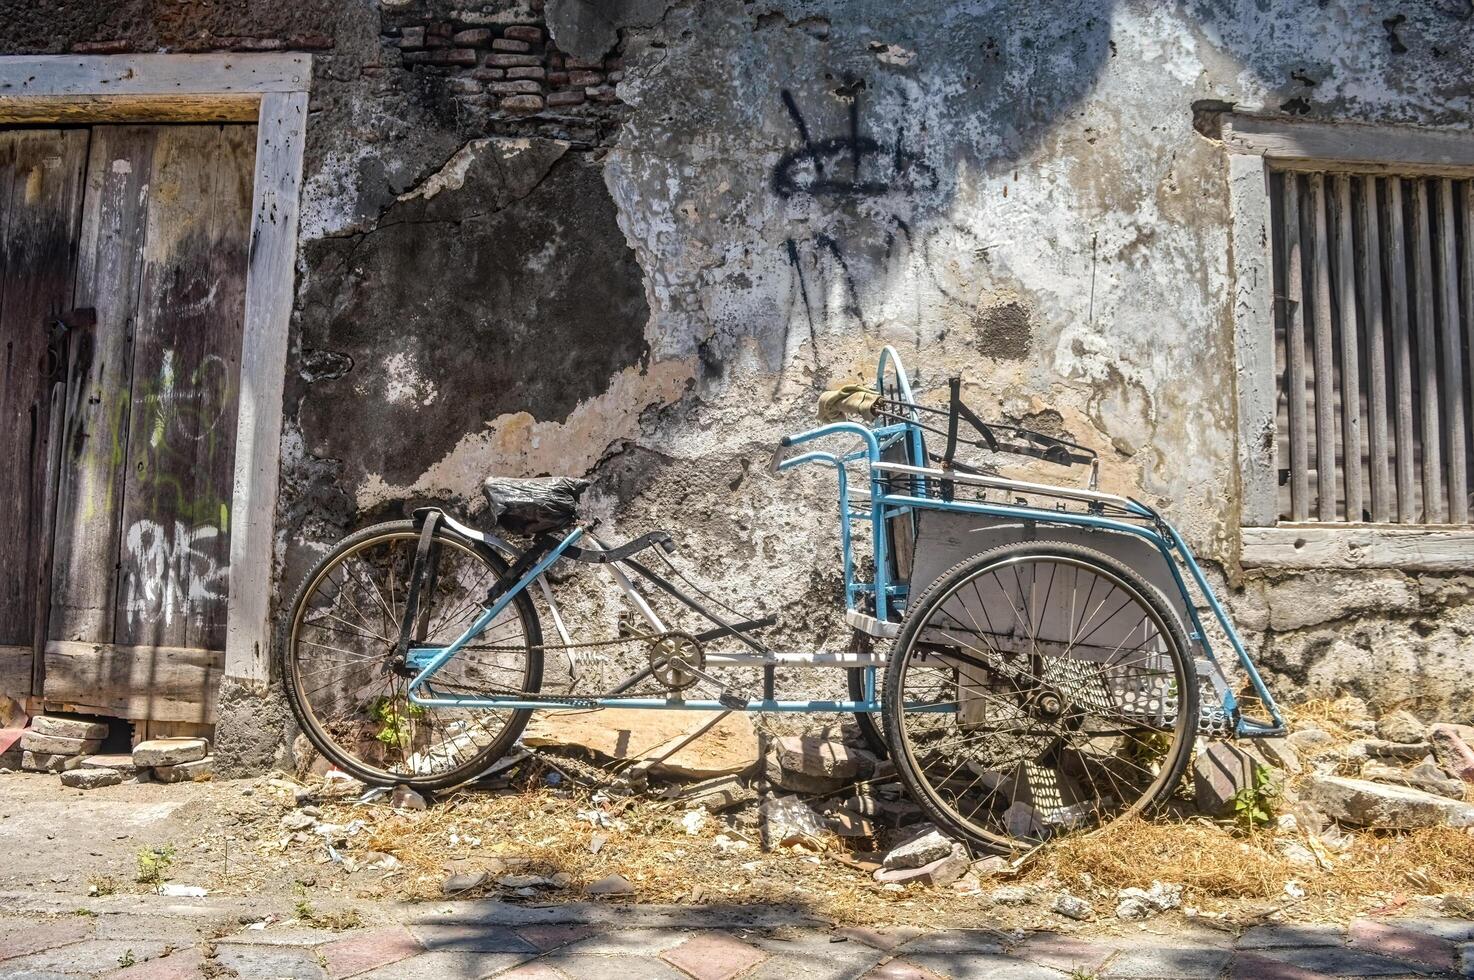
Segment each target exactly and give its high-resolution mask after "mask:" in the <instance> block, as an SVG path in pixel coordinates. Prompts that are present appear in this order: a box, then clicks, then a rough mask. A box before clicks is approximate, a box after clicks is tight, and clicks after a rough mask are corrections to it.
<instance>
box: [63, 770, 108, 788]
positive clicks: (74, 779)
mask: <svg viewBox="0 0 1474 980" xmlns="http://www.w3.org/2000/svg"><path fill="white" fill-rule="evenodd" d="M122 781H123V774H122V773H120V772H118V770H116V769H85V768H80V767H79V768H77V769H68V770H67V771H66V772H64V773H62V774H61V784H62V785H63V786H69V787H71V788H72V789H97V788H98V787H99V786H116V785H118V784H119V783H121V782H122Z"/></svg>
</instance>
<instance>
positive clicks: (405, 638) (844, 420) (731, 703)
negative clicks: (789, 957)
mask: <svg viewBox="0 0 1474 980" xmlns="http://www.w3.org/2000/svg"><path fill="white" fill-rule="evenodd" d="M822 408H823V411H824V415H825V416H826V417H829V418H839V419H840V420H839V421H831V422H829V423H828V424H823V425H821V426H820V427H818V428H815V429H811V430H809V431H806V432H801V433H798V434H796V435H790V436H786V437H784V438H783V439H782V440H781V443H780V447H779V449H778V451H777V452H775V454H774V456H773V464H772V470H773V472H775V473H779V472H782V471H785V470H791V469H794V468H795V467H800V466H809V465H822V466H827V467H831V468H832V469H833V470H834V472H835V474H836V476H837V478H838V488H839V518H840V520H839V532H840V534H839V538H840V548H839V560H840V562H841V564H842V570H843V577H844V596H845V605H846V608H845V617H846V619H847V620H848V622H849V623H850V624H851V625H852V626H853V627H854V629H855V632H856V637H857V642H855V643H853V644H852V646H853V647H855V649H852V650H846V651H839V652H823V651H821V652H802V653H792V652H784V651H779V650H775V649H773V648H772V647H771V646H770V645H769V644H768V643H767V642H765V641H764V640H763V639H761V633H762V632H763V631H764V630H765V629H768V628H770V627H773V626H774V625H775V624H776V619H775V618H774V617H771V616H761V615H745V614H743V613H740V612H738V611H736V610H733V609H731V608H729V607H727V606H726V605H724V604H723V603H721V602H720V601H718V600H717V599H715V598H713V597H712V596H710V595H709V594H708V592H707V591H704V590H703V589H702V588H700V587H699V586H698V585H697V584H696V583H695V582H693V581H692V580H691V579H690V578H688V577H687V576H686V575H684V574H683V573H682V572H681V571H680V569H679V568H678V567H677V566H676V565H675V564H674V563H673V562H671V560H670V558H669V554H670V553H673V552H674V551H675V542H674V541H673V539H672V538H671V536H670V535H669V534H666V533H664V532H655V533H651V534H646V535H643V536H641V537H639V538H637V539H635V540H633V541H630V542H627V543H625V544H620V545H617V546H615V545H611V544H607V543H606V542H604V541H603V540H601V539H600V538H599V536H598V535H597V533H596V527H595V525H594V524H592V523H589V522H585V521H582V520H581V519H580V517H579V514H578V510H577V502H578V496H579V494H580V493H581V492H582V491H583V488H584V486H585V484H584V482H583V481H580V480H572V479H563V478H552V479H538V480H506V479H491V480H488V481H487V482H486V486H485V490H486V495H487V497H488V499H489V504H490V506H489V509H488V511H487V517H488V520H487V521H486V522H485V523H487V524H488V525H489V527H487V528H478V527H472V526H469V525H467V524H465V523H463V522H462V521H459V520H457V519H455V518H454V517H452V516H451V515H450V514H447V513H445V512H444V511H442V510H440V509H437V508H424V509H421V510H418V511H416V512H415V515H414V518H413V520H405V521H394V522H390V523H386V524H379V525H376V526H373V527H368V528H365V529H363V530H361V531H359V532H357V533H355V534H353V535H351V536H349V537H348V538H346V539H345V540H343V541H342V542H341V543H340V544H338V545H337V546H336V547H335V548H333V549H332V550H331V551H330V552H329V553H328V554H327V555H325V556H324V557H323V558H322V560H321V561H320V562H318V564H317V565H316V567H314V568H313V569H312V571H311V572H309V573H308V575H307V576H306V579H305V580H304V582H303V583H302V586H301V589H300V591H299V592H298V594H297V596H296V598H295V600H294V602H293V604H292V607H291V614H290V617H289V618H288V619H287V620H286V621H285V622H284V625H283V636H282V638H281V642H280V644H279V649H280V655H281V657H282V668H283V677H284V679H285V681H286V690H287V692H288V695H289V697H290V700H291V704H292V707H293V709H294V711H295V712H296V715H297V719H298V721H299V722H300V724H301V727H302V730H303V732H304V733H305V734H306V735H307V737H308V739H309V740H310V741H311V742H312V744H313V746H314V747H315V748H317V749H318V750H319V751H320V752H321V753H322V754H323V755H324V756H325V757H326V758H327V759H328V760H330V761H331V762H332V763H333V764H335V765H337V766H338V767H340V768H342V769H343V770H345V771H347V772H348V773H351V774H352V775H354V776H356V777H358V778H359V779H361V780H363V781H365V782H367V783H370V784H374V785H396V784H406V785H409V786H411V787H414V788H419V789H439V788H444V787H448V786H453V785H456V784H458V783H461V782H465V781H467V780H470V779H473V778H475V777H477V776H479V775H481V774H483V773H485V772H486V771H487V770H488V769H489V768H490V767H492V766H493V765H494V764H495V763H496V761H497V760H498V759H499V758H501V757H502V756H503V755H504V754H506V753H507V752H508V750H509V749H511V748H512V747H513V744H514V743H515V741H516V740H517V738H518V737H519V736H520V734H521V732H522V729H523V727H524V726H525V725H526V723H527V720H528V717H529V715H530V713H531V712H532V711H534V710H537V709H570V708H576V709H589V708H606V707H623V708H649V709H668V710H669V709H706V710H712V709H717V710H739V711H764V712H853V713H855V715H856V716H857V718H858V719H860V722H861V728H862V730H863V731H864V732H865V734H866V736H867V738H868V739H870V740H871V741H872V743H873V744H874V745H875V747H876V748H877V749H880V750H883V751H886V752H888V754H889V756H890V758H891V759H892V760H893V761H894V764H895V767H896V771H897V773H898V775H899V778H900V780H901V781H902V783H903V784H904V785H905V787H906V789H907V791H908V792H909V793H910V794H911V795H912V797H913V798H914V799H915V801H916V802H917V803H918V804H919V805H920V806H921V807H922V808H923V809H924V810H925V811H926V812H927V814H928V815H929V816H930V817H931V818H932V819H933V820H934V821H935V822H936V823H937V825H938V826H940V827H941V828H943V829H944V830H946V831H949V832H950V833H952V834H953V835H955V836H957V837H959V838H962V839H966V840H968V841H970V842H971V843H973V844H974V845H976V846H980V847H984V848H991V849H1000V848H1014V847H1018V846H1020V845H1025V846H1026V845H1029V844H1032V843H1035V842H1038V841H1040V840H1045V839H1048V838H1050V837H1053V836H1057V835H1059V834H1061V833H1065V832H1068V831H1072V830H1078V829H1084V828H1089V827H1094V826H1098V825H1100V824H1102V823H1104V822H1106V821H1109V820H1112V819H1115V818H1117V817H1120V816H1122V815H1125V814H1129V813H1136V812H1140V811H1142V810H1144V809H1146V808H1148V807H1150V806H1152V805H1153V804H1155V803H1157V802H1160V801H1161V800H1163V799H1164V798H1165V797H1167V796H1168V795H1170V794H1171V793H1172V791H1173V790H1174V788H1175V787H1176V786H1177V785H1178V783H1179V780H1180V779H1181V777H1182V774H1183V771H1184V768H1185V767H1186V765H1187V763H1188V759H1189V756H1190V754H1191V752H1192V748H1193V745H1194V742H1195V740H1196V738H1197V737H1198V736H1200V735H1202V736H1208V737H1215V736H1216V737H1235V736H1241V737H1253V736H1268V735H1276V734H1281V733H1282V732H1283V731H1284V722H1283V719H1282V718H1281V716H1280V713H1279V711H1278V709H1277V708H1276V707H1275V704H1274V700H1273V698H1272V697H1271V696H1270V694H1269V692H1268V691H1267V690H1266V689H1265V686H1264V683H1263V681H1262V680H1261V679H1260V677H1259V674H1258V672H1257V671H1256V670H1255V668H1254V664H1253V662H1252V661H1251V659H1250V657H1249V656H1248V654H1247V652H1246V651H1245V649H1244V647H1243V644H1242V643H1241V642H1240V640H1239V637H1238V634H1237V633H1236V632H1235V630H1234V627H1233V624H1232V623H1231V622H1230V620H1229V618H1228V616H1227V615H1226V613H1225V611H1224V609H1223V607H1222V605H1221V604H1220V603H1219V601H1218V599H1217V598H1216V597H1215V596H1214V594H1213V591H1212V589H1211V588H1210V586H1209V584H1208V582H1207V580H1206V579H1205V577H1204V575H1203V572H1202V570H1201V569H1200V568H1199V567H1198V564H1197V562H1196V560H1195V559H1194V557H1193V555H1192V553H1191V552H1190V551H1189V549H1188V547H1187V545H1186V544H1185V543H1184V542H1183V540H1182V538H1181V536H1180V535H1179V534H1178V532H1177V531H1176V529H1174V528H1173V527H1172V525H1171V524H1169V523H1168V522H1167V521H1166V520H1165V519H1164V518H1163V517H1162V516H1161V515H1160V514H1159V513H1157V511H1155V510H1154V509H1153V508H1151V507H1149V506H1147V505H1146V504H1143V503H1141V502H1140V501H1137V500H1134V499H1130V498H1126V497H1120V496H1115V495H1112V494H1108V493H1102V492H1099V491H1098V490H1097V489H1096V483H1097V475H1098V465H1097V460H1096V457H1095V454H1094V453H1093V452H1092V451H1090V450H1089V449H1086V448H1084V447H1082V446H1079V445H1076V444H1074V443H1071V442H1069V441H1066V440H1063V439H1060V438H1055V437H1051V436H1048V435H1044V434H1041V433H1037V432H1032V431H1029V430H1027V429H1023V428H1020V427H1019V426H1016V425H1012V424H1007V423H994V422H985V421H983V420H982V419H981V418H980V417H979V416H978V415H976V414H975V413H974V412H973V411H972V410H971V409H969V408H968V406H967V405H965V404H964V403H963V402H962V399H961V397H960V385H959V382H958V381H956V380H953V381H952V382H951V384H950V391H949V398H948V402H947V405H946V407H945V408H938V407H930V406H926V405H923V404H920V403H919V402H918V401H917V400H916V398H915V397H914V396H913V394H912V388H911V384H910V382H909V380H908V378H907V375H906V372H905V370H904V368H903V367H902V365H901V362H900V360H899V358H898V356H897V355H896V352H895V351H894V350H893V349H891V348H886V349H885V351H884V352H883V353H882V354H881V357H880V361H879V365H878V368H877V372H876V381H875V387H873V388H869V387H863V386H858V385H854V386H849V387H847V388H845V389H842V390H840V391H838V392H835V393H831V394H830V395H827V396H826V398H825V399H824V400H823V403H822ZM845 441H847V444H843V443H844V442H845ZM842 444H843V445H842ZM816 446H823V447H825V448H814V447H816ZM937 447H940V450H941V451H940V452H937V451H936V448H937ZM964 452H966V453H967V454H969V458H970V459H972V462H971V463H969V462H966V461H964V459H962V458H960V456H961V455H962V454H963V453H964ZM998 454H1018V455H1022V456H1027V457H1032V458H1033V459H1034V460H1036V461H1044V462H1046V463H1051V464H1058V465H1059V466H1061V467H1067V468H1074V467H1081V468H1084V469H1085V471H1086V473H1087V476H1086V477H1085V479H1084V481H1083V483H1084V484H1085V485H1084V486H1083V487H1081V488H1073V487H1066V486H1054V485H1047V484H1041V483H1033V482H1023V481H1019V480H1011V479H1004V478H1001V477H999V476H997V475H992V473H991V472H990V470H989V469H988V468H986V466H985V464H986V463H987V461H989V460H994V461H996V460H997V459H998V458H1000V457H999V455H998ZM852 473H854V474H857V475H859V474H862V475H863V477H864V482H863V483H860V482H859V480H858V479H855V480H853V481H852V480H851V478H850V477H851V474H852ZM856 483H858V484H859V485H858V486H853V484H856ZM857 491H858V492H857ZM865 526H868V530H869V534H868V536H865V535H862V534H856V533H854V529H855V528H857V527H865ZM493 530H494V531H495V532H497V533H493ZM502 534H506V535H514V536H517V537H518V538H520V539H521V540H522V542H523V544H521V545H514V544H513V543H511V542H510V541H509V540H507V539H506V538H505V537H502V536H501V535H502ZM867 539H868V542H869V549H868V550H869V554H868V555H865V554H863V551H864V550H865V549H863V548H861V549H860V550H861V552H862V554H860V555H858V556H857V554H856V547H855V546H856V544H857V542H859V541H863V540H867ZM560 562H581V563H591V564H592V565H594V566H597V567H598V568H599V569H602V570H604V571H605V572H607V574H608V575H609V576H610V577H611V578H612V580H613V582H614V583H615V584H616V585H617V586H618V588H619V590H621V591H622V593H623V595H624V596H625V597H626V598H627V600H628V603H629V605H630V606H631V607H632V609H633V613H634V615H635V617H637V618H636V619H635V620H634V622H635V624H636V625H631V621H630V620H629V619H623V618H622V619H621V620H620V623H621V625H620V628H619V630H618V635H617V636H615V637H613V638H592V639H585V638H583V637H582V636H581V635H580V637H579V638H578V639H575V637H574V636H573V635H571V633H572V631H573V630H577V629H578V628H579V623H578V622H577V620H579V619H581V618H582V619H587V618H589V616H588V615H587V610H586V608H585V606H586V605H587V604H581V603H570V602H568V601H567V600H568V597H567V596H566V595H565V596H564V597H563V601H562V602H561V603H560V601H559V596H558V593H559V592H560V591H562V590H565V589H568V588H573V587H576V586H577V585H578V583H579V581H580V579H579V577H578V576H571V577H570V576H568V575H565V574H562V573H561V572H559V571H558V570H557V569H556V568H555V566H557V565H558V563H560ZM565 568H566V566H565ZM560 583H561V584H560ZM657 596H663V597H664V598H663V599H662V600H661V603H664V604H668V605H672V606H673V607H674V608H675V609H676V610H677V614H679V615H680V616H682V617H684V618H685V619H691V618H693V617H699V619H700V621H701V622H702V623H703V624H704V628H700V629H677V628H673V627H672V626H671V625H668V624H667V622H666V619H664V618H662V615H661V613H660V612H658V611H657V609H656V607H655V605H652V600H654V599H655V598H656V597H657ZM1195 596H1196V598H1197V599H1200V600H1201V607H1202V608H1204V609H1206V610H1207V612H1208V613H1210V614H1211V618H1208V617H1200V614H1199V608H1200V602H1199V601H1196V600H1195ZM575 606H577V607H578V608H574V607H575ZM539 610H542V612H541V613H540V611H539ZM670 615H671V614H667V617H669V616H670ZM543 616H546V617H547V618H548V619H549V620H550V621H551V624H552V628H553V632H554V633H555V634H556V642H554V641H553V640H552V639H550V638H547V637H546V636H545V634H544V632H543V623H542V618H543ZM1205 620H1206V622H1205ZM1209 627H1211V628H1212V629H1213V630H1214V636H1215V639H1216V640H1217V641H1218V642H1219V643H1226V644H1227V645H1228V647H1229V648H1230V649H1231V650H1232V652H1233V655H1234V656H1235V657H1236V658H1237V661H1238V663H1239V664H1240V665H1241V667H1242V672H1243V675H1244V681H1245V682H1246V688H1245V690H1246V691H1249V692H1252V697H1253V698H1256V699H1257V701H1258V703H1259V705H1260V706H1262V711H1263V713H1264V714H1265V715H1267V720H1264V721H1256V720H1252V719H1251V718H1249V717H1246V716H1245V715H1244V714H1243V712H1242V711H1241V705H1240V701H1239V699H1238V698H1237V697H1236V695H1235V691H1234V690H1233V689H1231V687H1230V685H1229V684H1228V682H1227V681H1226V679H1225V676H1224V673H1223V671H1222V670H1220V668H1219V665H1218V660H1217V657H1216V656H1215V653H1214V650H1213V649H1212V646H1210V643H1209ZM616 647H623V648H624V649H625V650H629V649H631V648H637V649H639V650H640V651H641V652H642V654H643V656H642V657H641V659H640V667H639V669H638V670H636V671H634V672H633V673H631V674H630V675H629V676H626V677H624V678H623V680H621V681H619V682H618V683H615V684H613V685H612V686H610V687H609V688H608V689H607V690H603V691H600V692H581V691H579V690H578V687H579V686H580V680H581V675H580V663H581V661H583V660H585V659H586V658H588V657H590V656H594V655H597V654H600V653H604V652H607V651H608V650H610V649H612V648H616ZM555 652H556V653H561V654H562V656H561V658H559V659H560V663H559V665H558V671H559V672H560V676H561V674H562V673H566V681H564V680H560V681H559V682H558V683H557V684H555V685H552V686H553V687H555V688H556V689H557V690H556V693H555V692H554V691H552V690H548V689H546V688H545V684H544V667H545V663H544V657H545V655H546V654H550V653H555ZM743 666H746V667H759V668H762V669H763V675H762V678H763V683H762V688H761V695H760V696H756V695H757V691H756V685H754V689H753V690H745V689H738V688H736V687H734V686H733V684H732V683H731V682H730V681H729V680H727V679H725V677H724V676H718V674H717V673H714V671H716V672H719V673H721V674H722V675H728V676H729V675H730V674H731V672H730V671H728V670H725V669H724V668H729V667H743ZM780 666H785V667H815V668H831V669H839V670H843V671H845V673H846V676H847V678H848V681H849V685H848V697H846V698H844V699H834V700H812V699H806V700H785V699H781V698H779V697H778V695H777V692H776V691H775V686H776V684H775V679H776V669H777V668H779V667H780ZM565 668H566V670H565ZM877 717H879V718H880V719H882V721H883V725H877V724H876V722H875V719H876V718H877Z"/></svg>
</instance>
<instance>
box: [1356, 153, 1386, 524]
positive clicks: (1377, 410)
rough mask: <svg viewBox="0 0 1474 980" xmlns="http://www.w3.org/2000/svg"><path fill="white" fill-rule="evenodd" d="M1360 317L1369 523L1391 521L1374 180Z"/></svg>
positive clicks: (1364, 206)
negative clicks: (1362, 325)
mask: <svg viewBox="0 0 1474 980" xmlns="http://www.w3.org/2000/svg"><path fill="white" fill-rule="evenodd" d="M1361 187H1362V193H1361V214H1360V218H1361V229H1362V231H1361V257H1362V262H1361V270H1362V272H1361V277H1360V283H1361V285H1362V290H1363V291H1362V314H1363V318H1364V320H1365V322H1366V327H1367V344H1366V350H1365V354H1366V358H1367V414H1369V415H1370V416H1371V425H1370V426H1368V430H1367V438H1368V444H1369V447H1370V449H1369V455H1370V462H1371V484H1372V520H1374V521H1377V522H1382V523H1385V522H1387V521H1389V520H1391V519H1392V473H1391V470H1390V469H1389V467H1388V456H1389V451H1388V447H1387V339H1386V337H1387V331H1386V328H1385V326H1384V323H1385V319H1384V316H1385V314H1384V312H1383V308H1382V231H1381V221H1380V215H1379V213H1378V212H1379V208H1378V201H1379V199H1380V195H1381V189H1380V186H1379V183H1378V179H1377V178H1376V177H1364V178H1362V182H1361Z"/></svg>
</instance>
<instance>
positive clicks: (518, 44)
mask: <svg viewBox="0 0 1474 980" xmlns="http://www.w3.org/2000/svg"><path fill="white" fill-rule="evenodd" d="M491 50H493V51H514V52H515V51H531V50H532V45H530V44H528V43H527V42H526V41H518V40H515V39H513V38H510V37H499V38H497V39H496V40H495V41H492V42H491Z"/></svg>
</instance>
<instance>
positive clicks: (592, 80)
mask: <svg viewBox="0 0 1474 980" xmlns="http://www.w3.org/2000/svg"><path fill="white" fill-rule="evenodd" d="M568 82H569V84H570V85H584V86H587V85H601V84H603V82H604V76H603V75H601V74H599V73H598V72H596V71H571V72H569V73H568Z"/></svg>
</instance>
